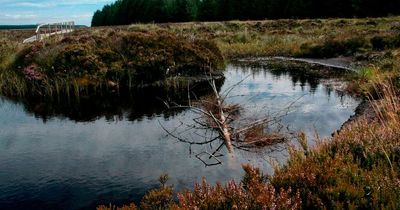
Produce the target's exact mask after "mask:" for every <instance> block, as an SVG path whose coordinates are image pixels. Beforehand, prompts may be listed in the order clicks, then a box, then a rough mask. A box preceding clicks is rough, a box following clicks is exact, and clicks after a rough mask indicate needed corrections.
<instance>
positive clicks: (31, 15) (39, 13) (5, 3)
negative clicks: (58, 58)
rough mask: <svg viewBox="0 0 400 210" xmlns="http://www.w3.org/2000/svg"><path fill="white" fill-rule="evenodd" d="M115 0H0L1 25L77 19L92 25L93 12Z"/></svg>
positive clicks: (76, 22)
mask: <svg viewBox="0 0 400 210" xmlns="http://www.w3.org/2000/svg"><path fill="white" fill-rule="evenodd" d="M114 1H115V0H36V1H33V0H0V25H25V24H38V23H54V22H65V21H75V24H79V25H87V26H90V23H91V20H92V16H93V13H94V12H95V11H96V10H98V9H101V8H103V6H104V5H106V4H109V3H112V2H114Z"/></svg>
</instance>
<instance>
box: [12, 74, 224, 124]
mask: <svg viewBox="0 0 400 210" xmlns="http://www.w3.org/2000/svg"><path fill="white" fill-rule="evenodd" d="M223 82H224V81H223V80H220V81H219V82H218V84H217V85H218V88H220V87H221V86H222V84H223ZM211 91H212V90H211V89H210V88H209V86H208V82H202V83H197V84H195V85H192V86H191V87H190V88H189V92H190V94H191V95H192V96H191V97H192V98H195V97H200V96H202V95H206V94H208V93H210V92H211ZM187 98H188V88H187V87H181V88H169V89H167V88H161V87H158V88H156V87H152V88H142V89H136V90H130V91H120V92H119V93H115V92H104V93H102V94H101V95H99V94H97V95H93V96H81V97H79V98H77V97H73V96H71V97H67V96H66V95H63V96H54V97H24V98H7V99H9V100H11V101H13V102H15V103H17V104H22V105H23V106H24V109H25V110H26V111H27V112H28V113H32V114H33V115H34V116H35V117H37V118H41V119H43V121H47V120H49V119H52V118H55V117H56V118H68V119H70V120H73V121H77V122H88V121H94V120H96V119H99V118H103V117H104V118H105V119H106V120H108V121H115V120H117V121H118V120H122V119H127V120H129V121H136V120H138V121H140V120H143V119H144V118H151V117H154V116H157V115H160V114H163V116H164V117H165V118H169V117H171V116H174V115H176V114H178V113H180V112H181V111H182V110H166V106H165V101H174V102H182V103H183V102H184V101H186V100H187Z"/></svg>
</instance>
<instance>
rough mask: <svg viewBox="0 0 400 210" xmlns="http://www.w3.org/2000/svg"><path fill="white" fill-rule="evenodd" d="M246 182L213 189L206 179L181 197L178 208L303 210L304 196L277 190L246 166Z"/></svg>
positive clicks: (255, 170) (256, 170) (257, 172)
mask: <svg viewBox="0 0 400 210" xmlns="http://www.w3.org/2000/svg"><path fill="white" fill-rule="evenodd" d="M243 169H244V170H245V172H246V174H245V176H244V179H243V181H242V183H239V184H238V183H236V182H234V181H230V182H228V183H227V184H226V185H225V186H222V185H221V184H217V185H216V186H210V185H209V184H207V182H206V181H205V180H203V182H202V183H201V184H196V185H195V188H194V190H193V191H185V192H183V193H179V194H178V198H179V202H178V204H177V206H176V208H177V209H299V208H300V206H301V200H300V194H299V193H296V192H294V191H292V190H291V189H290V188H289V189H287V190H285V189H278V190H277V189H275V188H274V186H272V185H271V184H268V182H267V180H266V179H265V177H263V175H262V174H261V172H260V170H258V169H255V168H253V167H251V166H248V165H246V166H243Z"/></svg>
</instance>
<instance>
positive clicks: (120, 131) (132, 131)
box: [0, 64, 359, 209]
mask: <svg viewBox="0 0 400 210" xmlns="http://www.w3.org/2000/svg"><path fill="white" fill-rule="evenodd" d="M225 77H226V79H225V81H224V84H223V85H222V87H221V91H224V90H227V89H229V88H230V87H232V86H233V85H235V84H236V83H238V82H239V81H241V80H242V79H244V78H246V79H245V80H244V81H243V82H241V83H240V84H238V85H236V86H235V88H234V90H233V91H232V92H231V96H232V97H229V99H228V101H229V102H232V103H239V104H241V105H242V106H243V108H244V110H245V111H244V113H243V115H246V116H248V117H249V118H251V117H252V116H260V115H264V114H266V113H270V112H271V113H273V112H276V111H279V110H280V109H282V108H284V107H286V106H287V105H288V104H292V103H293V102H294V101H295V103H293V106H291V108H290V109H291V110H290V112H289V113H288V114H287V115H286V116H284V117H283V118H282V124H284V125H287V126H288V128H289V129H290V130H291V131H298V130H303V131H304V132H305V133H306V134H307V135H308V136H310V137H311V138H310V139H311V140H310V141H311V143H312V136H314V134H315V133H318V134H319V135H320V136H322V137H326V136H329V135H331V133H332V132H334V131H335V130H337V129H339V128H340V126H341V125H342V124H343V123H344V122H345V121H346V120H347V119H348V118H349V117H350V116H351V115H352V114H354V110H355V108H356V107H357V105H358V104H359V101H358V100H357V99H355V98H352V97H351V96H349V95H346V94H345V93H343V92H339V91H336V90H335V89H334V88H333V87H331V86H330V85H329V82H326V81H327V79H320V78H315V77H309V76H307V75H300V76H299V75H296V74H291V73H289V72H280V73H277V72H273V71H270V70H268V68H265V67H250V66H246V65H237V64H230V65H228V66H227V70H226V71H225ZM328 80H329V79H328ZM163 97H166V96H164V95H162V96H161V95H157V91H148V92H146V91H145V92H142V93H140V94H138V95H136V96H135V97H134V99H121V98H119V99H115V98H114V99H109V100H101V99H99V100H96V99H87V100H84V99H82V100H80V102H79V103H78V102H76V103H75V102H74V103H72V102H70V103H67V102H57V100H55V101H52V102H49V101H47V102H37V101H34V100H33V101H32V100H14V99H9V98H5V97H1V99H0V208H1V209H90V208H95V207H96V206H97V205H99V204H108V203H110V202H112V203H115V204H121V203H127V202H130V201H136V202H138V201H140V198H141V197H142V196H143V195H144V193H145V191H146V190H148V189H150V188H154V187H156V186H158V181H157V180H158V177H159V176H160V175H161V174H164V173H167V174H168V175H169V177H170V180H169V182H168V184H173V185H174V188H175V189H178V190H179V189H184V188H191V187H193V184H194V182H196V181H200V180H201V179H202V177H205V178H206V179H207V181H208V182H209V183H215V182H216V181H219V182H225V181H228V180H231V179H235V180H240V179H241V176H242V175H243V170H242V168H241V164H246V163H250V164H252V165H254V166H257V167H260V168H262V169H263V171H264V172H266V173H272V169H271V167H270V165H269V164H268V161H269V160H270V159H274V160H277V161H278V162H284V160H285V159H286V158H287V153H286V152H285V151H286V150H285V147H286V145H285V144H281V145H276V146H273V147H267V148H264V149H261V150H259V151H258V152H256V153H254V152H246V151H239V150H235V158H228V157H226V156H224V157H222V158H221V160H222V162H223V164H222V165H217V166H212V167H205V166H204V164H203V163H202V162H201V161H199V160H198V159H197V158H196V157H195V154H198V153H200V152H202V151H206V150H210V148H209V147H210V146H204V145H203V146H192V147H191V150H189V146H188V145H187V144H184V143H182V142H179V141H177V140H176V139H174V138H172V137H171V136H168V135H167V134H166V132H165V131H164V130H163V129H162V128H161V126H160V124H161V125H163V126H165V127H167V128H174V127H176V126H177V125H178V124H179V123H180V122H181V121H190V120H192V119H191V118H192V117H193V116H192V114H191V112H189V111H187V110H180V111H178V112H174V113H171V112H168V111H167V112H163V110H164V109H165V107H164V106H163V102H162V100H159V98H163ZM225 152H226V151H223V153H225Z"/></svg>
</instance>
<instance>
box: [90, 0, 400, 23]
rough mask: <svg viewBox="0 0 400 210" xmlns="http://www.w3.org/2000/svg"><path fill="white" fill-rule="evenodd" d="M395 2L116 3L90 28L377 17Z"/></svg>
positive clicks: (246, 0)
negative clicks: (151, 23) (284, 19)
mask: <svg viewBox="0 0 400 210" xmlns="http://www.w3.org/2000/svg"><path fill="white" fill-rule="evenodd" d="M399 7H400V2H399V1H397V0H325V1H319V0H118V1H116V2H115V3H112V4H110V5H106V6H104V8H103V9H102V10H98V11H96V12H95V14H94V16H93V19H92V26H104V25H127V24H131V23H138V22H157V23H160V22H187V21H226V20H261V19H277V18H327V17H376V16H386V15H389V14H391V15H396V14H400V11H399V9H398V8H399Z"/></svg>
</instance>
